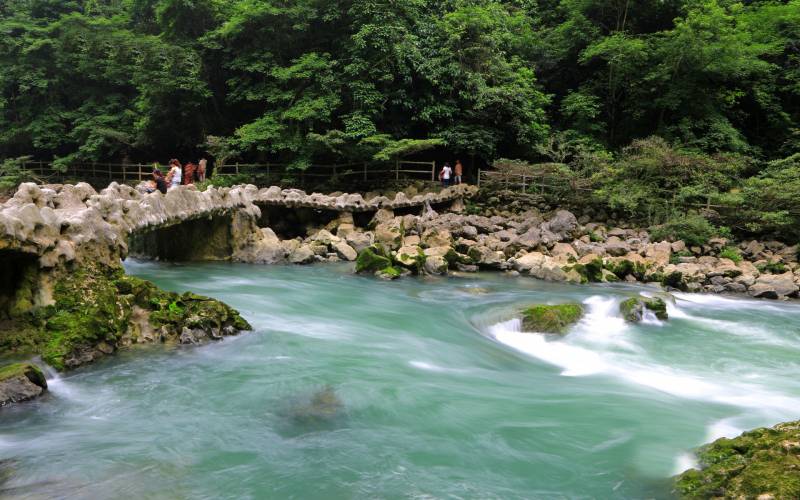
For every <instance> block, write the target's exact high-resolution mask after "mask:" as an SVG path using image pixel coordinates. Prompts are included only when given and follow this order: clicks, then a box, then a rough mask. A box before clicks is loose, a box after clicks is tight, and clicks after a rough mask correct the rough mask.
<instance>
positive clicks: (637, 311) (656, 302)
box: [619, 296, 669, 323]
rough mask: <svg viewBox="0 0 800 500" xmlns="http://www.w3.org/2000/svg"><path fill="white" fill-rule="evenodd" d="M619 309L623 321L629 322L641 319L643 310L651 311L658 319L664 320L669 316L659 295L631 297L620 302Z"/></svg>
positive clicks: (636, 321) (665, 305)
mask: <svg viewBox="0 0 800 500" xmlns="http://www.w3.org/2000/svg"><path fill="white" fill-rule="evenodd" d="M619 310H620V312H621V313H622V317H623V318H625V321H628V322H630V323H638V322H640V321H642V318H644V313H645V310H649V311H652V312H653V313H654V314H655V316H656V318H658V319H660V320H666V319H667V318H668V317H669V316H668V314H667V304H666V302H664V300H663V299H661V298H660V297H641V296H640V297H631V298H629V299H627V300H623V301H622V302H621V303H620V305H619Z"/></svg>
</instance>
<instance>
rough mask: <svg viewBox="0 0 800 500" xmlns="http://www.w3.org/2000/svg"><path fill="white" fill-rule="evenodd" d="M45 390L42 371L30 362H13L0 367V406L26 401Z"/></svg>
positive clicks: (45, 383) (45, 385)
mask: <svg viewBox="0 0 800 500" xmlns="http://www.w3.org/2000/svg"><path fill="white" fill-rule="evenodd" d="M46 390H47V380H45V377H44V373H42V371H41V370H40V369H39V368H38V367H37V366H36V365H33V364H31V363H15V364H12V365H7V366H4V367H2V368H0V407H2V406H5V405H8V404H12V403H20V402H22V401H28V400H31V399H34V398H37V397H39V396H41V395H42V394H43V393H44V392H45V391H46Z"/></svg>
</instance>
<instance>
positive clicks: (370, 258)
mask: <svg viewBox="0 0 800 500" xmlns="http://www.w3.org/2000/svg"><path fill="white" fill-rule="evenodd" d="M391 265H392V261H391V260H390V259H389V257H388V256H387V255H386V251H385V250H384V249H383V247H381V246H380V245H373V246H370V247H367V248H365V249H364V250H362V251H360V252H359V253H358V257H357V258H356V272H357V273H365V272H366V273H374V272H375V271H380V270H382V269H385V268H387V267H391Z"/></svg>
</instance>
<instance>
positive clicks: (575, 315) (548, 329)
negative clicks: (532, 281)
mask: <svg viewBox="0 0 800 500" xmlns="http://www.w3.org/2000/svg"><path fill="white" fill-rule="evenodd" d="M581 317H583V306H582V305H580V304H558V305H545V304H536V305H533V306H531V307H529V308H527V309H525V310H524V311H522V329H523V330H524V331H526V332H537V333H557V334H560V335H564V334H565V333H567V329H568V328H569V327H570V326H571V325H573V324H574V323H577V322H578V320H580V319H581Z"/></svg>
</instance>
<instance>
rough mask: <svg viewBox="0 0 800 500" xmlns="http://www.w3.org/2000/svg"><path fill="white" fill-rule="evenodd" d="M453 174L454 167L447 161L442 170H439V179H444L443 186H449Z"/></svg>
mask: <svg viewBox="0 0 800 500" xmlns="http://www.w3.org/2000/svg"><path fill="white" fill-rule="evenodd" d="M452 175H453V169H452V168H450V164H449V163H445V164H444V167H442V171H441V172H439V179H441V180H442V187H447V186H449V185H450V177H451V176H452Z"/></svg>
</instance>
